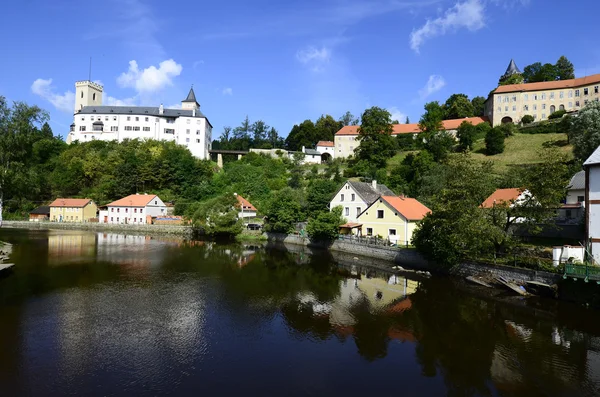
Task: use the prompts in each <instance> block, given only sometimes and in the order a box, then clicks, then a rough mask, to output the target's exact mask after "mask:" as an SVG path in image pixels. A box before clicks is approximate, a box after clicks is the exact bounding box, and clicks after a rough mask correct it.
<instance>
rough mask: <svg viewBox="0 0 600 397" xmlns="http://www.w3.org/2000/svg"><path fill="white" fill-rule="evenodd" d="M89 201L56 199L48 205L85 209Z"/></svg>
mask: <svg viewBox="0 0 600 397" xmlns="http://www.w3.org/2000/svg"><path fill="white" fill-rule="evenodd" d="M90 202H92V200H91V199H73V198H57V199H56V200H54V201H53V202H52V204H50V207H78V208H79V207H85V206H86V205H88V203H90Z"/></svg>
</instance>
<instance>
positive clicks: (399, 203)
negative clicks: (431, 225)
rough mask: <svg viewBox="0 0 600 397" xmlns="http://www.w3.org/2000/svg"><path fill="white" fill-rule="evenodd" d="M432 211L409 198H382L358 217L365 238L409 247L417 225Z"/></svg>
mask: <svg viewBox="0 0 600 397" xmlns="http://www.w3.org/2000/svg"><path fill="white" fill-rule="evenodd" d="M429 212H431V210H430V209H429V208H427V207H426V206H424V205H423V204H421V203H420V202H419V201H418V200H416V199H414V198H408V197H397V196H380V197H379V198H378V199H377V200H375V201H374V202H373V203H372V204H371V205H370V206H369V207H367V209H365V210H364V211H363V212H362V213H361V214H360V215H359V216H358V223H359V224H360V225H361V229H360V230H361V232H362V234H363V236H380V237H381V238H384V239H388V240H389V241H390V242H392V243H395V244H398V245H408V244H410V242H411V240H412V235H413V232H414V230H415V227H416V226H417V223H418V222H419V221H420V220H422V219H423V218H424V217H425V215H427V214H428V213H429Z"/></svg>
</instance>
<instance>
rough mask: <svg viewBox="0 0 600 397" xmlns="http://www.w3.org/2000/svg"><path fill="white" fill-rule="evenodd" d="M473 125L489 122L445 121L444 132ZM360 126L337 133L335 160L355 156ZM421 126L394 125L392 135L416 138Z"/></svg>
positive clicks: (482, 119)
mask: <svg viewBox="0 0 600 397" xmlns="http://www.w3.org/2000/svg"><path fill="white" fill-rule="evenodd" d="M465 121H466V122H467V123H471V124H473V125H479V124H481V123H485V122H487V121H488V120H487V119H486V118H484V117H466V118H464V119H454V120H444V121H442V126H443V130H444V131H447V132H450V133H455V132H456V130H457V129H458V127H459V126H460V125H461V124H462V123H463V122H465ZM359 127H360V126H358V125H348V126H345V127H342V128H341V129H340V130H339V131H338V132H336V133H335V138H334V157H335V158H338V157H339V158H348V157H350V156H353V155H354V150H355V149H356V148H357V147H358V146H359V145H360V141H359V140H358V129H359ZM420 132H421V130H420V129H419V124H393V125H392V135H401V134H412V135H413V137H415V139H416V136H417V134H419V133H420Z"/></svg>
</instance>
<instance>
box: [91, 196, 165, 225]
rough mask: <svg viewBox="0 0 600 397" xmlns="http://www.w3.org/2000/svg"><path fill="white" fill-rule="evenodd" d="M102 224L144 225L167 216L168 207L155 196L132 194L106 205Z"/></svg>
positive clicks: (101, 219) (101, 220)
mask: <svg viewBox="0 0 600 397" xmlns="http://www.w3.org/2000/svg"><path fill="white" fill-rule="evenodd" d="M106 208H107V210H106V212H103V213H102V217H101V218H100V220H99V221H100V222H101V223H113V224H114V223H116V224H133V225H140V224H142V225H144V224H147V223H151V222H152V217H157V216H163V215H166V214H167V206H166V205H165V203H163V201H162V200H161V199H160V198H159V197H158V196H157V195H155V194H132V195H130V196H127V197H124V198H122V199H120V200H117V201H113V202H112V203H110V204H107V205H106Z"/></svg>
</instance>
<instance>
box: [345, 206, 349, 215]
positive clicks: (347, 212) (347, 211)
mask: <svg viewBox="0 0 600 397" xmlns="http://www.w3.org/2000/svg"><path fill="white" fill-rule="evenodd" d="M348 215H350V208H348V207H346V216H348Z"/></svg>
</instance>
